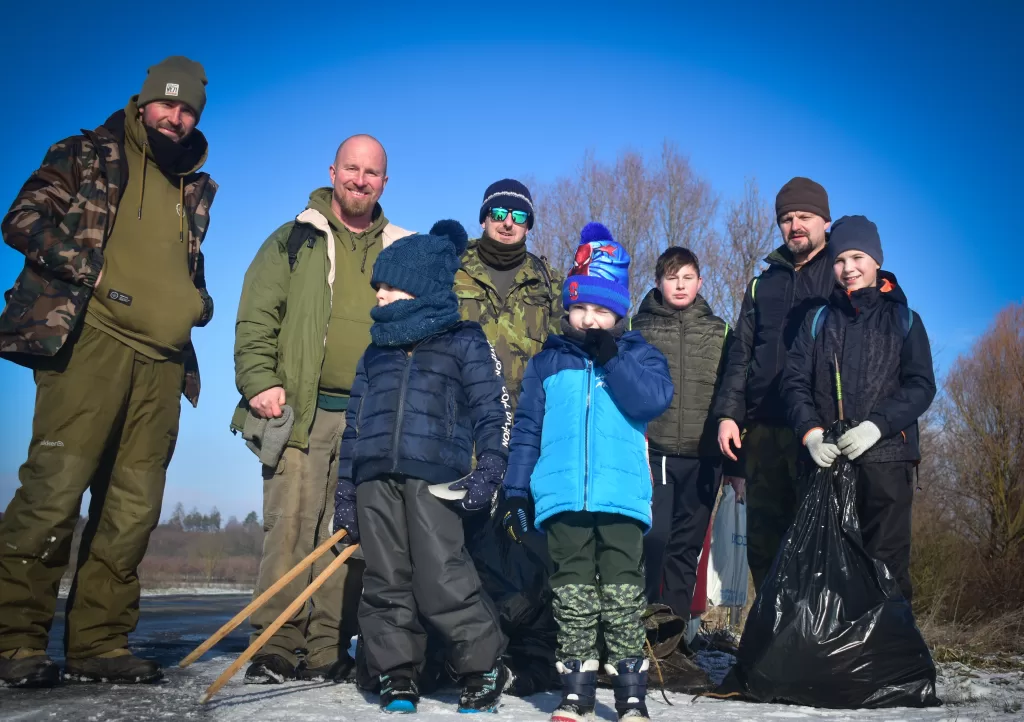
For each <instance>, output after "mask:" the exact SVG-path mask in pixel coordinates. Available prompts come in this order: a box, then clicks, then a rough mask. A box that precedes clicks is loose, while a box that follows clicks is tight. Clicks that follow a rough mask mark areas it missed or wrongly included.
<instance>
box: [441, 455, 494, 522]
mask: <svg viewBox="0 0 1024 722" xmlns="http://www.w3.org/2000/svg"><path fill="white" fill-rule="evenodd" d="M505 465H506V463H505V459H503V458H502V457H501V456H499V455H498V454H494V453H490V452H484V453H483V454H482V455H481V457H480V458H479V459H477V460H476V468H475V469H474V470H473V473H472V474H470V475H469V476H467V477H466V478H464V479H460V480H459V481H456V482H455V483H454V484H450V485H449V486H448V488H449V489H453V490H455V489H466V490H467V491H466V496H465V497H464V498H463V500H462V501H461V502H459V506H461V507H462V508H463V509H465V510H466V511H480V510H482V509H487V508H489V507H490V506H491V502H492V501H494V495H495V494H497V493H498V489H500V488H501V482H502V480H503V479H504V478H505Z"/></svg>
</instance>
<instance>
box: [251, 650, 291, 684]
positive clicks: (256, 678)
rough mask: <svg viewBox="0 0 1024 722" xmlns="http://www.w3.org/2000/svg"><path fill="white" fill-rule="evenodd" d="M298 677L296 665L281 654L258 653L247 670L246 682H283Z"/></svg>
mask: <svg viewBox="0 0 1024 722" xmlns="http://www.w3.org/2000/svg"><path fill="white" fill-rule="evenodd" d="M292 679H297V676H296V673H295V665H294V664H292V663H291V662H289V661H288V660H287V659H285V658H284V657H282V656H281V655H279V654H258V655H256V657H254V658H253V660H252V664H250V665H249V669H247V670H245V678H244V679H243V680H242V682H244V683H245V684H281V683H282V682H287V681H289V680H292Z"/></svg>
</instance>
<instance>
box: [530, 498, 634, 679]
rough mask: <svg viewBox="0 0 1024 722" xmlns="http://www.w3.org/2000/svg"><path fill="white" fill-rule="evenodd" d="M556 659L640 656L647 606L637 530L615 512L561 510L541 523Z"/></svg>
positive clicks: (611, 658) (616, 660) (614, 658)
mask: <svg viewBox="0 0 1024 722" xmlns="http://www.w3.org/2000/svg"><path fill="white" fill-rule="evenodd" d="M546 529H547V536H548V551H549V553H550V554H551V560H552V561H553V562H554V567H555V571H554V573H553V574H552V575H551V587H552V591H553V593H554V605H553V607H554V616H555V622H556V623H557V625H558V650H557V658H558V659H560V660H569V659H579V660H587V659H598V660H599V659H601V655H600V652H599V650H598V637H599V636H603V638H604V645H605V648H606V650H607V653H608V654H607V660H608V661H609V662H610V663H613V664H615V663H617V662H618V661H619V660H622V659H627V658H630V657H642V656H643V648H644V638H645V635H644V627H643V624H642V622H641V621H640V615H641V614H643V612H644V609H645V608H646V606H647V603H646V599H645V597H644V575H643V571H642V568H641V564H642V559H641V558H642V556H643V543H644V542H643V529H642V528H641V526H640V524H639V523H638V522H636V521H634V520H632V519H629V518H628V517H624V516H621V515H618V514H605V513H591V512H567V513H564V514H559V515H558V516H555V517H553V518H552V519H551V520H550V521H549V522H548V523H547V524H546Z"/></svg>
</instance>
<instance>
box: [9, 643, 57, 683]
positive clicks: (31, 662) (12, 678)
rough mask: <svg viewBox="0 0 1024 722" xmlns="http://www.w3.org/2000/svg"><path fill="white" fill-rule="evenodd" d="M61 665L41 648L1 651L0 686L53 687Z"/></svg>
mask: <svg viewBox="0 0 1024 722" xmlns="http://www.w3.org/2000/svg"><path fill="white" fill-rule="evenodd" d="M59 682H60V667H58V666H57V665H56V664H55V663H54V661H53V660H52V659H50V658H49V657H48V656H46V652H44V651H43V650H41V649H12V650H10V651H7V652H0V687H5V686H6V687H24V688H28V687H53V686H55V685H56V684H57V683H59Z"/></svg>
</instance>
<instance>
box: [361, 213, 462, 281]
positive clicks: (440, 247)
mask: <svg viewBox="0 0 1024 722" xmlns="http://www.w3.org/2000/svg"><path fill="white" fill-rule="evenodd" d="M468 240H469V237H468V236H467V235H466V229H465V228H463V227H462V224H461V223H459V222H458V221H438V222H437V223H435V224H434V225H433V226H432V227H431V228H430V233H415V234H413V235H411V236H406V237H405V238H399V239H398V240H397V241H395V242H394V243H392V244H391V245H389V246H388V247H387V248H385V249H384V250H382V251H381V252H380V255H378V256H377V260H376V261H375V262H374V264H373V274H372V275H371V276H370V285H372V286H373V287H374V288H376V287H377V285H378V284H380V283H386V284H388V285H389V286H391V287H392V288H399V289H401V290H403V291H405V292H406V293H410V294H412V295H413V296H416V297H417V298H421V297H423V296H429V295H431V294H433V293H439V292H443V291H451V290H452V284H454V283H455V272H456V271H458V270H459V268H460V267H461V266H462V261H461V257H462V254H463V253H464V252H465V250H466V244H467V242H468Z"/></svg>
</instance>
